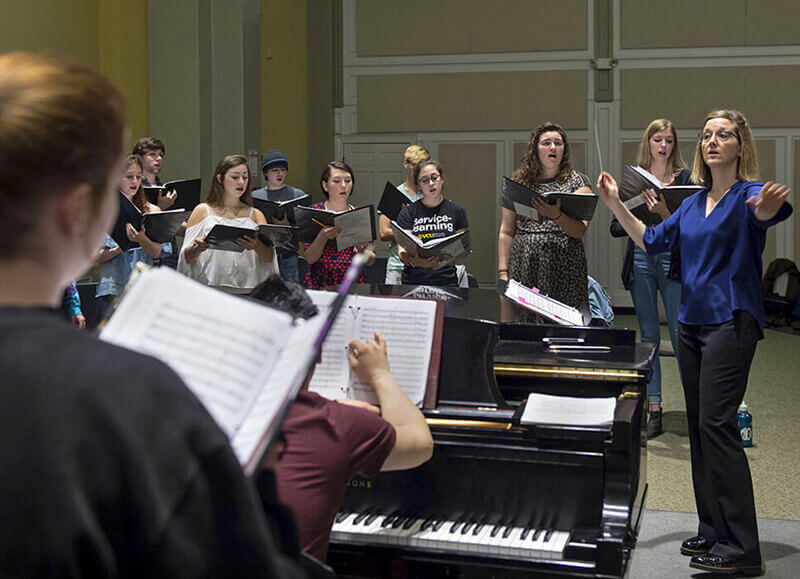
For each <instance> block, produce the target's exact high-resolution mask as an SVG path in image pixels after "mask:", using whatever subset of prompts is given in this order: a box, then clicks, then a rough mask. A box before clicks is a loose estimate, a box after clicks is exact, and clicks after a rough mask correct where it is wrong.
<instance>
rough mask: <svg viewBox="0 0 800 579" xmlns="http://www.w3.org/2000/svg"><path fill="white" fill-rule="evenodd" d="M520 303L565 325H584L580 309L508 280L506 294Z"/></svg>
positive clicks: (515, 281)
mask: <svg viewBox="0 0 800 579" xmlns="http://www.w3.org/2000/svg"><path fill="white" fill-rule="evenodd" d="M504 295H505V296H506V297H507V298H509V299H510V300H512V301H514V302H516V303H518V304H519V305H521V306H523V307H526V308H528V309H529V310H533V311H534V312H536V313H537V314H541V315H543V316H545V317H547V318H549V319H551V320H553V321H554V322H557V323H559V324H562V325H564V326H583V325H584V324H583V315H582V314H581V312H580V310H577V309H575V308H572V307H570V306H568V305H566V304H563V303H561V302H560V301H558V300H555V299H553V298H551V297H548V296H545V295H542V294H540V293H538V292H536V291H533V290H532V289H529V288H527V287H525V286H524V285H522V284H521V283H519V282H518V281H517V280H514V279H511V280H509V281H508V286H507V287H506V292H505V294H504Z"/></svg>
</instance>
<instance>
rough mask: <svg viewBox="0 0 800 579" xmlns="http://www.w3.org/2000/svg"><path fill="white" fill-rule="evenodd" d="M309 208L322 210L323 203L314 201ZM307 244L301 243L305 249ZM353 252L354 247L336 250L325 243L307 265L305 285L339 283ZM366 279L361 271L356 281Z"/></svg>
mask: <svg viewBox="0 0 800 579" xmlns="http://www.w3.org/2000/svg"><path fill="white" fill-rule="evenodd" d="M311 208H312V209H323V210H324V209H325V203H324V202H322V203H316V204H314V205H312V206H311ZM354 209H355V207H354ZM309 245H311V244H310V243H304V244H303V246H304V247H305V249H308V246H309ZM355 253H356V248H355V247H348V248H345V249H343V250H341V251H337V250H336V248H334V247H331V246H330V245H327V244H326V245H325V248H324V249H323V250H322V255H320V256H319V259H318V260H317V261H315V262H314V263H310V264H309V265H308V271H307V272H306V280H305V285H306V287H307V288H308V289H325V288H326V287H330V286H337V285H339V284H340V283H341V281H342V280H343V279H344V274H345V273H347V268H349V267H350V262H351V261H352V260H353V256H354V255H355ZM366 281H367V280H366V279H365V278H364V274H363V273H362V274H361V277H360V278H359V279H358V283H366Z"/></svg>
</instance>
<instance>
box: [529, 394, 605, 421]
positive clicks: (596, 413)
mask: <svg viewBox="0 0 800 579" xmlns="http://www.w3.org/2000/svg"><path fill="white" fill-rule="evenodd" d="M616 407H617V399H616V398H614V397H613V396H610V397H604V398H576V397H572V396H551V395H549V394H537V393H536V392H531V393H530V394H529V395H528V400H527V402H526V403H525V409H524V410H523V412H522V417H521V418H520V424H533V425H550V426H556V425H558V426H610V425H611V424H612V423H613V422H614V410H615V409H616Z"/></svg>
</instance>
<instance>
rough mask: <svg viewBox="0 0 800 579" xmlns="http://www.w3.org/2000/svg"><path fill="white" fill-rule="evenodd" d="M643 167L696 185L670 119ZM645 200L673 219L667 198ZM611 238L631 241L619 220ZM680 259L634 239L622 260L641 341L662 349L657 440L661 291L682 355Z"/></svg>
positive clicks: (648, 134)
mask: <svg viewBox="0 0 800 579" xmlns="http://www.w3.org/2000/svg"><path fill="white" fill-rule="evenodd" d="M637 164H638V165H639V166H640V167H642V168H643V169H647V170H648V171H649V172H650V173H652V174H653V175H654V176H655V177H656V178H657V179H658V180H659V181H661V184H662V185H664V186H667V185H689V184H691V171H689V170H688V169H687V168H686V163H684V162H683V158H682V157H681V153H680V149H679V147H678V135H677V132H676V130H675V125H674V124H672V121H670V120H668V119H655V120H654V121H652V122H651V123H650V124H649V125H647V128H646V129H645V131H644V134H642V142H641V143H640V145H639V156H638V158H637ZM642 196H643V197H644V200H645V203H646V204H647V208H648V209H649V210H650V212H651V213H652V214H653V215H654V216H657V220H658V221H663V220H664V219H666V218H667V217H669V216H670V211H669V209H667V203H666V201H665V200H664V198H663V196H662V197H658V196H657V195H656V193H655V192H654V191H653V190H652V189H648V190H646V191H642ZM611 235H612V236H614V237H627V236H628V234H627V233H626V232H625V229H624V228H623V227H622V225H620V224H619V221H617V218H616V217H614V218H613V219H612V220H611ZM680 256H681V254H680V252H679V251H678V248H677V247H675V248H673V249H672V251H664V252H662V253H658V254H655V255H647V253H645V251H644V250H642V249H641V248H639V247H638V246H636V244H634V243H633V241H631V239H630V238H629V239H628V247H627V249H626V250H625V258H624V259H623V261H622V284H623V285H624V286H625V289H626V290H628V291H629V292H631V299H632V300H633V307H634V309H635V310H636V318H637V320H638V321H639V335H640V336H641V340H642V342H646V343H650V344H655V345H656V356H655V359H654V361H653V376H652V378H651V379H650V382H648V384H647V397H648V399H649V401H650V418H649V419H648V422H647V437H648V438H654V437H656V436H658V435H659V434H661V433H662V432H663V431H664V429H663V426H662V421H661V362H660V361H659V356H658V347H659V344H660V343H661V326H660V321H659V316H658V293H659V291H660V292H661V300H662V301H663V302H664V312H665V313H666V316H667V326H668V327H669V338H670V341H671V342H672V348H673V350H674V352H675V353H676V355H677V353H678V311H679V310H680V307H681V262H680Z"/></svg>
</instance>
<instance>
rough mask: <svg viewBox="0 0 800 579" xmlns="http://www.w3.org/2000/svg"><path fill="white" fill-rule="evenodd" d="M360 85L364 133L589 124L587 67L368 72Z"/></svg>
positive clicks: (516, 128) (361, 119)
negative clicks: (552, 122) (553, 122)
mask: <svg viewBox="0 0 800 579" xmlns="http://www.w3.org/2000/svg"><path fill="white" fill-rule="evenodd" d="M357 85H358V132H360V133H391V132H410V131H413V132H418V131H481V130H521V129H529V128H531V127H533V126H535V125H537V124H539V123H540V122H542V121H544V120H550V119H558V122H559V123H560V124H561V125H562V126H564V127H565V128H567V129H570V128H585V127H586V99H587V74H586V72H585V71H579V70H567V71H550V70H547V71H533V72H525V71H517V72H471V73H452V74H394V75H363V76H359V77H358V80H357ZM423 103H424V106H422V105H423Z"/></svg>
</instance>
